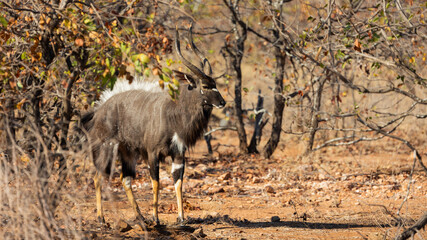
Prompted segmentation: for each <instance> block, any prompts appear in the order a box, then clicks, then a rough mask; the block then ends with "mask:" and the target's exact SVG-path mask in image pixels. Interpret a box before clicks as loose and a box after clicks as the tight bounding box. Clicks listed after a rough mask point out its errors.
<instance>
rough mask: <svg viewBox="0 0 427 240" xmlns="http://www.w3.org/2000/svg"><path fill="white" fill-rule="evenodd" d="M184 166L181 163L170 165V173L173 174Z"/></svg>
mask: <svg viewBox="0 0 427 240" xmlns="http://www.w3.org/2000/svg"><path fill="white" fill-rule="evenodd" d="M183 167H184V164H183V163H179V164H176V163H172V169H171V173H174V172H175V171H178V170H179V169H181V168H183Z"/></svg>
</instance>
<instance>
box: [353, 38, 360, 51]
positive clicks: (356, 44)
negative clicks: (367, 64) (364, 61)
mask: <svg viewBox="0 0 427 240" xmlns="http://www.w3.org/2000/svg"><path fill="white" fill-rule="evenodd" d="M353 48H354V50H356V51H358V52H361V51H362V46H361V44H360V42H359V39H357V38H356V40H355V41H354V47H353Z"/></svg>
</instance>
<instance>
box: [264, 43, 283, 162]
mask: <svg viewBox="0 0 427 240" xmlns="http://www.w3.org/2000/svg"><path fill="white" fill-rule="evenodd" d="M282 45H283V44H277V46H275V48H274V55H275V57H276V77H275V79H274V86H275V87H274V113H273V126H272V130H271V136H270V139H269V140H268V142H267V144H266V145H265V146H264V150H263V156H264V157H265V158H270V157H271V155H273V152H274V150H276V147H277V145H278V144H279V141H280V133H281V132H282V119H283V109H284V107H285V102H284V101H283V96H282V91H283V78H284V72H285V60H286V56H285V54H284V53H283V52H282V51H281V49H280V46H282Z"/></svg>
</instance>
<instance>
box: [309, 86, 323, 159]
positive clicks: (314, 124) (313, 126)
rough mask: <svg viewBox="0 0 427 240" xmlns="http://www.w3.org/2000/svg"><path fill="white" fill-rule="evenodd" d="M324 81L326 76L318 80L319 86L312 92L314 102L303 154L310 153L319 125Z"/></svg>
mask: <svg viewBox="0 0 427 240" xmlns="http://www.w3.org/2000/svg"><path fill="white" fill-rule="evenodd" d="M325 82H326V78H325V79H322V80H320V81H319V87H318V88H317V90H316V92H315V94H314V103H313V109H312V113H311V123H310V132H309V138H308V144H307V147H306V149H305V153H304V154H308V153H310V152H311V150H312V149H313V145H314V137H315V136H316V132H317V128H318V126H319V118H318V112H319V110H320V106H321V102H322V93H323V86H325Z"/></svg>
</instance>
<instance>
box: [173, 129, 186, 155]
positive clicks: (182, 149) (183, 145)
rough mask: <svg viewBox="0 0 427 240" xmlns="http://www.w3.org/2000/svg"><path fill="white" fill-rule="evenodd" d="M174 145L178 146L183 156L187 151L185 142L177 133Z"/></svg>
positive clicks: (174, 136)
mask: <svg viewBox="0 0 427 240" xmlns="http://www.w3.org/2000/svg"><path fill="white" fill-rule="evenodd" d="M172 145H174V146H176V148H177V149H178V151H179V153H181V154H183V153H184V151H185V149H186V146H185V144H184V142H183V141H182V140H181V139H180V138H179V136H178V134H177V133H175V134H174V135H173V137H172Z"/></svg>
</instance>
